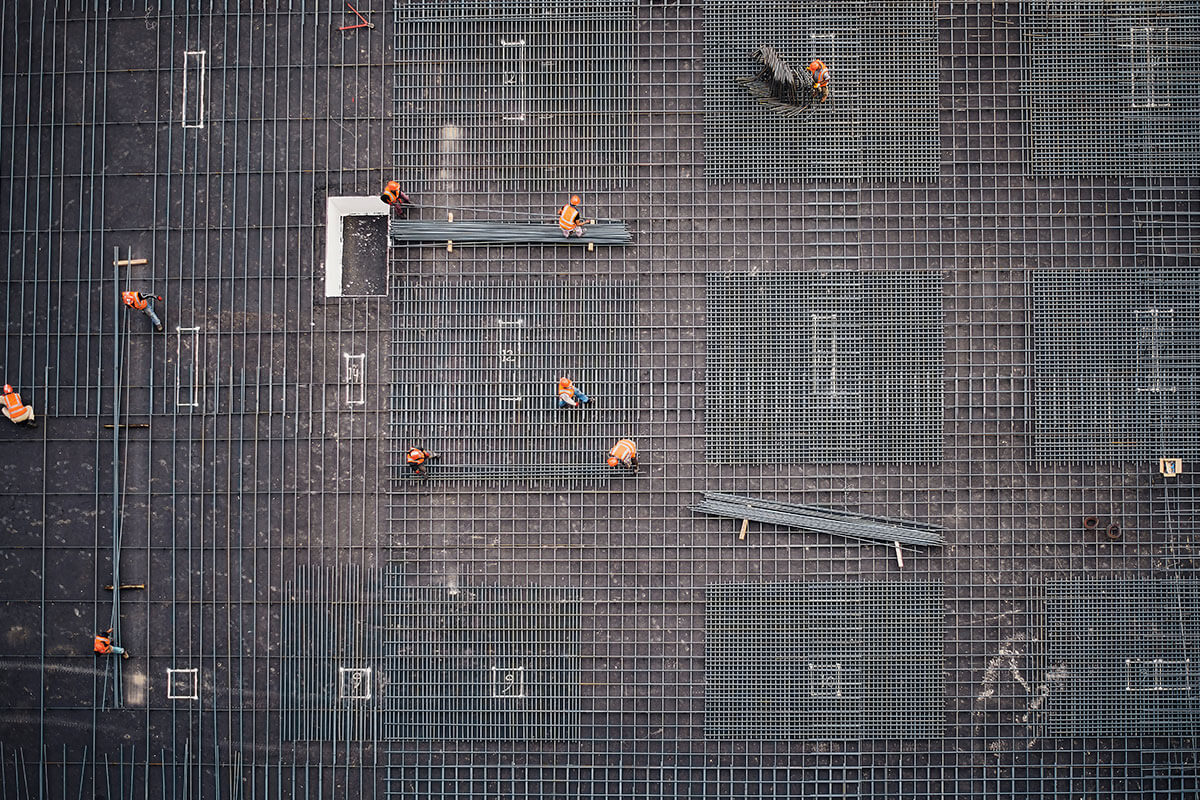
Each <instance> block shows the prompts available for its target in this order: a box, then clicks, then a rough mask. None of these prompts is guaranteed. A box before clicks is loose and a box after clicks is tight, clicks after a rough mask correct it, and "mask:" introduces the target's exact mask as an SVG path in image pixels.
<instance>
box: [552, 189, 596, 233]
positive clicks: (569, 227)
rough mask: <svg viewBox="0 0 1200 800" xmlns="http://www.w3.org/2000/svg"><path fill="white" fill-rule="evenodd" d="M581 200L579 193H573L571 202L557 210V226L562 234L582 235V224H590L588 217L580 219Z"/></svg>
mask: <svg viewBox="0 0 1200 800" xmlns="http://www.w3.org/2000/svg"><path fill="white" fill-rule="evenodd" d="M582 202H583V201H582V200H580V199H579V195H577V194H573V195H571V202H569V203H567V204H566V205H565V206H563V207H562V210H561V211H559V212H558V227H559V228H561V229H562V232H563V236H583V226H584V225H591V224H592V221H591V220H590V219H582V218H580V216H579V204H580V203H582Z"/></svg>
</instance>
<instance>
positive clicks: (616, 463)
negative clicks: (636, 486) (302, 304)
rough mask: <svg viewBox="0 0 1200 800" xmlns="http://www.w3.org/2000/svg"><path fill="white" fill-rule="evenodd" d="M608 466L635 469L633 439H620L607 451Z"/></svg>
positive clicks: (635, 457) (635, 448)
mask: <svg viewBox="0 0 1200 800" xmlns="http://www.w3.org/2000/svg"><path fill="white" fill-rule="evenodd" d="M608 465H609V466H610V467H624V468H625V469H637V465H638V460H637V445H636V444H634V443H633V439H621V440H620V441H618V442H617V443H616V444H614V445H613V449H612V450H609V451H608Z"/></svg>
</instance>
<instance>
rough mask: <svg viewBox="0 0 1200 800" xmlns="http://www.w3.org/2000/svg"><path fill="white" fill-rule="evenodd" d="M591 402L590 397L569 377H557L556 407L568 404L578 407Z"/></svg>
mask: <svg viewBox="0 0 1200 800" xmlns="http://www.w3.org/2000/svg"><path fill="white" fill-rule="evenodd" d="M590 402H592V398H590V397H588V396H587V395H586V394H584V393H583V392H582V391H581V390H580V389H579V387H578V386H576V385H575V382H574V381H572V380H571V379H570V378H567V377H563V378H559V379H558V407H559V408H564V407H566V406H570V407H572V408H579V407H580V406H584V405H587V404H588V403H590Z"/></svg>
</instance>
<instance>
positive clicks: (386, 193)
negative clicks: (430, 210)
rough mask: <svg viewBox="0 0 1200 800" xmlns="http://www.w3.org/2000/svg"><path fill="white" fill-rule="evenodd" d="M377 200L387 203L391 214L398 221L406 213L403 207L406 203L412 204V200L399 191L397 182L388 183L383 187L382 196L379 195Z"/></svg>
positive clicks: (406, 210)
mask: <svg viewBox="0 0 1200 800" xmlns="http://www.w3.org/2000/svg"><path fill="white" fill-rule="evenodd" d="M379 199H380V200H382V201H383V202H385V203H387V204H388V205H389V206H390V207H391V209H392V213H393V214H395V215H396V216H397V217H399V218H400V219H403V218H404V216H405V215H406V214H407V213H408V209H406V208H405V207H404V205H405V204H406V203H408V204H410V205H411V204H412V200H410V199H409V198H408V195H406V194H405V193H404V192H402V191H400V182H399V181H388V182H387V186H384V187H383V194H381V195H379Z"/></svg>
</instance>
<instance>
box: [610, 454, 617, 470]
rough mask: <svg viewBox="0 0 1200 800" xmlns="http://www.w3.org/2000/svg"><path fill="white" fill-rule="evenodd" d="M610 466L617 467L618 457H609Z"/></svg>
mask: <svg viewBox="0 0 1200 800" xmlns="http://www.w3.org/2000/svg"><path fill="white" fill-rule="evenodd" d="M608 465H609V466H610V467H615V466H616V465H617V457H616V456H609V457H608Z"/></svg>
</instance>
